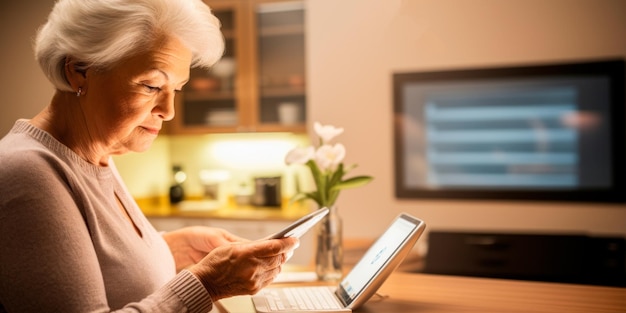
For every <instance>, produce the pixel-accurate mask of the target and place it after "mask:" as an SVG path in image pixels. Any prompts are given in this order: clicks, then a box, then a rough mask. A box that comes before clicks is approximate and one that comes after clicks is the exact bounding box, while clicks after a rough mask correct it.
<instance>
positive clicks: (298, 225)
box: [266, 208, 328, 239]
mask: <svg viewBox="0 0 626 313" xmlns="http://www.w3.org/2000/svg"><path fill="white" fill-rule="evenodd" d="M326 214H328V208H321V209H319V210H317V211H314V212H311V213H309V214H307V215H305V216H303V217H301V218H300V219H298V220H297V221H295V222H293V223H292V224H291V225H289V226H287V227H285V228H284V229H283V230H281V231H279V232H277V233H275V234H273V235H271V236H269V237H267V238H266V239H280V238H285V237H296V238H300V237H301V236H302V235H304V234H305V233H306V232H307V231H309V229H311V227H313V226H314V225H315V224H317V222H319V221H320V220H322V218H324V216H326Z"/></svg>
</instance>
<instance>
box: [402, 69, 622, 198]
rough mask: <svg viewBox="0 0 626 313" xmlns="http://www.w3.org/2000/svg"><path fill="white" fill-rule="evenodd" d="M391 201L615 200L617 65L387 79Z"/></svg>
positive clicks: (618, 191) (618, 186) (618, 174)
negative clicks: (391, 129) (393, 196)
mask: <svg viewBox="0 0 626 313" xmlns="http://www.w3.org/2000/svg"><path fill="white" fill-rule="evenodd" d="M393 88H394V92H393V96H394V111H395V112H394V137H395V141H394V146H395V147H394V149H395V151H394V152H395V191H396V196H397V197H398V198H451V199H512V200H515V199H527V200H561V201H597V202H623V201H624V199H625V195H624V194H625V191H626V188H625V175H624V174H625V173H624V171H625V169H626V168H625V167H624V165H623V164H624V162H626V160H625V159H624V157H625V153H624V150H625V146H626V145H625V141H626V126H625V124H626V123H625V115H624V114H625V111H624V106H625V102H624V61H623V60H603V61H590V62H581V63H568V64H550V65H546V64H542V65H530V66H517V67H500V68H486V69H461V70H447V71H432V72H412V73H396V74H394V75H393Z"/></svg>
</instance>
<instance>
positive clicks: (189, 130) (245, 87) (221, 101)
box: [168, 0, 306, 134]
mask: <svg viewBox="0 0 626 313" xmlns="http://www.w3.org/2000/svg"><path fill="white" fill-rule="evenodd" d="M205 1H206V3H207V4H208V5H209V6H210V7H211V9H212V11H213V13H214V14H215V15H216V16H217V18H218V19H219V20H220V22H221V24H222V33H223V35H224V39H225V43H226V47H225V51H224V56H223V58H222V59H221V60H220V61H218V62H217V63H216V64H215V65H214V66H213V67H212V68H211V69H209V70H201V69H192V70H191V73H190V80H189V83H188V84H187V85H186V86H185V87H184V88H183V92H181V93H180V94H179V95H177V97H176V100H175V102H176V116H175V118H174V120H173V121H172V122H171V123H169V124H171V125H168V131H169V133H172V134H206V133H232V132H257V131H263V132H284V131H289V132H299V133H304V132H306V127H305V120H306V118H305V113H306V97H305V88H304V77H305V71H304V68H305V66H304V62H305V61H304V60H305V59H304V5H303V4H302V2H299V1H295V2H294V1H281V0H272V1H256V0H231V1H218V0H215V1H212V0H205Z"/></svg>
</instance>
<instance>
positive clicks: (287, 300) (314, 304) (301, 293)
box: [261, 286, 341, 312]
mask: <svg viewBox="0 0 626 313" xmlns="http://www.w3.org/2000/svg"><path fill="white" fill-rule="evenodd" d="M261 295H262V296H263V297H264V298H265V299H266V300H267V304H268V307H269V309H270V311H272V312H280V311H293V310H296V311H324V310H329V311H330V310H336V309H341V306H340V305H339V303H338V301H337V299H336V298H335V295H334V294H333V293H332V292H331V289H330V288H328V287H323V286H317V287H291V288H289V287H284V288H268V289H264V290H262V291H261Z"/></svg>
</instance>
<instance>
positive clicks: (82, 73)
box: [65, 56, 87, 91]
mask: <svg viewBox="0 0 626 313" xmlns="http://www.w3.org/2000/svg"><path fill="white" fill-rule="evenodd" d="M65 77H66V79H67V81H68V83H69V84H70V86H72V89H73V90H74V91H78V89H79V88H81V89H82V90H83V91H84V90H85V85H86V81H87V67H86V65H85V63H83V62H78V61H76V60H75V59H74V58H72V57H70V56H68V57H66V58H65Z"/></svg>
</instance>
